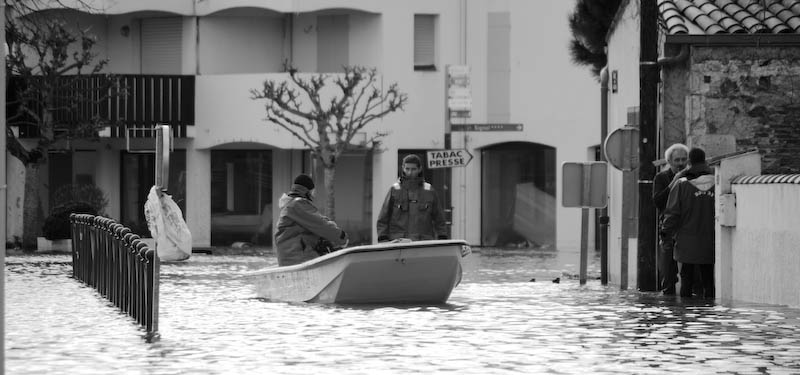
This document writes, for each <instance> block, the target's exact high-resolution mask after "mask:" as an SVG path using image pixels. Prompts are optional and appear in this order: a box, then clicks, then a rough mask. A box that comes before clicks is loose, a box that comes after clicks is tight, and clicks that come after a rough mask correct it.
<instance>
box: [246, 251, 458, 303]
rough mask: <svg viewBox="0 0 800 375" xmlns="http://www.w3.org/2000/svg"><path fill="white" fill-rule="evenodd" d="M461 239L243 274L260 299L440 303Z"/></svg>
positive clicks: (453, 275)
mask: <svg viewBox="0 0 800 375" xmlns="http://www.w3.org/2000/svg"><path fill="white" fill-rule="evenodd" d="M470 252H471V250H470V248H469V246H468V245H467V243H466V242H464V241H461V240H437V241H417V242H407V243H382V244H378V245H369V246H357V247H351V248H347V249H343V250H340V251H337V252H334V253H331V254H327V255H325V256H322V257H319V258H316V259H312V260H310V261H308V262H305V263H302V264H298V265H293V266H287V267H275V268H268V269H264V270H260V271H255V272H251V273H249V274H248V275H247V276H246V277H248V278H251V279H252V281H253V283H254V284H255V286H256V294H257V295H258V297H260V298H265V299H268V300H272V301H288V302H317V303H366V304H371V303H374V304H381V303H384V304H386V303H388V304H394V303H397V304H404V303H424V304H428V303H432V304H435V303H444V302H445V301H447V298H448V297H449V296H450V292H451V291H452V290H453V288H454V287H455V286H456V285H458V283H459V282H460V281H461V272H462V270H461V259H462V258H463V257H464V256H466V255H467V254H469V253H470Z"/></svg>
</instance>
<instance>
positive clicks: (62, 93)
mask: <svg viewBox="0 0 800 375" xmlns="http://www.w3.org/2000/svg"><path fill="white" fill-rule="evenodd" d="M108 79H112V80H116V81H117V82H116V84H114V85H109V82H108ZM65 80H69V81H68V82H67V83H66V84H64V85H61V86H62V87H63V88H60V89H59V90H57V92H56V94H55V96H54V104H55V107H56V108H57V109H56V110H54V111H53V120H54V124H55V127H54V128H55V130H56V131H59V130H64V131H65V130H67V129H74V128H75V127H76V126H78V125H80V124H86V123H91V122H93V121H96V120H99V121H100V122H105V123H107V126H108V127H109V129H110V133H108V132H106V134H104V135H105V136H109V137H112V138H119V137H125V136H126V130H130V134H129V135H130V136H131V137H153V136H154V134H153V131H152V130H150V129H152V128H153V127H154V126H155V125H157V124H169V125H171V126H172V129H173V136H174V137H176V138H186V137H187V127H188V126H193V125H194V122H195V116H194V112H195V110H194V108H195V104H194V101H195V77H194V76H183V75H131V74H129V75H114V76H111V77H107V76H102V75H92V76H83V77H65ZM25 85H26V82H25V81H24V80H23V79H21V78H20V77H11V79H10V80H9V86H8V91H7V97H8V98H9V99H8V101H9V103H13V102H14V101H16V100H17V99H18V98H19V97H20V92H22V90H24V88H25ZM109 86H110V87H111V88H109ZM115 87H119V89H116V88H115ZM32 102H34V103H37V104H35V105H31V107H32V111H33V112H34V113H36V114H37V115H38V116H41V115H42V108H41V107H42V106H41V101H40V100H37V99H33V100H32ZM18 115H19V109H18V108H17V107H16V106H15V105H10V106H8V117H9V118H14V117H15V116H18ZM18 120H21V123H20V125H19V137H20V138H36V137H38V136H39V129H38V127H37V126H36V125H33V123H35V120H34V117H33V116H30V115H20V116H19V118H18ZM16 122H18V121H14V123H16ZM10 125H14V124H13V123H12V124H10Z"/></svg>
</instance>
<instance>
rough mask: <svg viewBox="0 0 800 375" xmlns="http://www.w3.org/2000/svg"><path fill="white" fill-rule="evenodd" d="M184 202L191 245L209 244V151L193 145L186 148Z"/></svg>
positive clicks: (204, 245) (201, 245)
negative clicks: (190, 234)
mask: <svg viewBox="0 0 800 375" xmlns="http://www.w3.org/2000/svg"><path fill="white" fill-rule="evenodd" d="M192 143H194V141H192ZM186 202H187V204H186V224H187V225H188V226H189V230H190V231H191V232H192V246H196V247H206V246H211V151H209V150H198V149H195V148H194V145H190V146H189V147H187V148H186ZM189 202H193V203H189Z"/></svg>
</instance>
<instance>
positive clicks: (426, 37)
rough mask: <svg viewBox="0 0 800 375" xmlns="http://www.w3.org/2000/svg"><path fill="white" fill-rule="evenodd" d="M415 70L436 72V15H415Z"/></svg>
mask: <svg viewBox="0 0 800 375" xmlns="http://www.w3.org/2000/svg"><path fill="white" fill-rule="evenodd" d="M414 70H436V16H435V15H431V14H415V15H414Z"/></svg>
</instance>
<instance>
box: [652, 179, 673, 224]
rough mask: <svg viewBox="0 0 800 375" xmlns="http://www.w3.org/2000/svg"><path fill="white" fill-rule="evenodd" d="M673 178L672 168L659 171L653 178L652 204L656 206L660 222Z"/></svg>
mask: <svg viewBox="0 0 800 375" xmlns="http://www.w3.org/2000/svg"><path fill="white" fill-rule="evenodd" d="M674 177H675V172H673V171H672V168H667V170H666V171H661V172H658V173H657V174H656V177H655V178H653V204H654V205H656V210H657V211H658V219H659V222H660V221H661V219H662V217H663V215H664V208H666V207H667V198H669V190H670V189H669V184H670V183H671V182H672V179H673V178H674Z"/></svg>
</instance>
